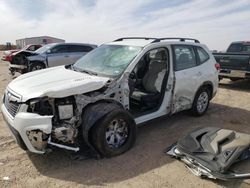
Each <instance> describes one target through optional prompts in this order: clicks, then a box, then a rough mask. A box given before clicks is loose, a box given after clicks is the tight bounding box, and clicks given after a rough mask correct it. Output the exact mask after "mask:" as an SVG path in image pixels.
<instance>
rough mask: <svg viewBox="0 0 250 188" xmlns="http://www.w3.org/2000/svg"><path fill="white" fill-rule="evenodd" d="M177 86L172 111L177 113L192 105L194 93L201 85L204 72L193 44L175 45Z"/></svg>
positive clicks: (174, 57)
mask: <svg viewBox="0 0 250 188" xmlns="http://www.w3.org/2000/svg"><path fill="white" fill-rule="evenodd" d="M172 53H173V62H174V71H175V88H174V96H173V106H172V112H173V113H176V112H179V111H182V110H186V109H190V108H191V107H192V103H193V99H194V95H195V93H196V91H197V89H198V88H199V87H200V85H201V82H202V77H204V72H202V71H201V70H202V69H201V67H200V66H198V65H199V63H198V58H197V55H196V49H195V47H194V46H192V45H173V46H172Z"/></svg>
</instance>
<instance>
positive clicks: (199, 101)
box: [191, 87, 210, 116]
mask: <svg viewBox="0 0 250 188" xmlns="http://www.w3.org/2000/svg"><path fill="white" fill-rule="evenodd" d="M209 102H210V92H209V90H208V89H207V88H205V87H204V88H201V89H200V90H199V91H198V92H197V94H196V96H195V98H194V102H193V106H192V109H191V112H192V114H193V115H194V116H202V115H203V114H205V113H206V111H207V109H208V106H209Z"/></svg>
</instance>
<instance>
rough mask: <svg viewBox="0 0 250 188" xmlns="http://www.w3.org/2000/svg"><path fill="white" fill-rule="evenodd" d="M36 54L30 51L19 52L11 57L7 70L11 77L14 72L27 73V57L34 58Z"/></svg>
mask: <svg viewBox="0 0 250 188" xmlns="http://www.w3.org/2000/svg"><path fill="white" fill-rule="evenodd" d="M36 55H37V54H36V53H34V52H30V51H20V52H17V53H15V54H13V55H12V60H11V61H10V65H9V70H10V72H11V74H12V75H14V74H15V72H19V73H21V74H23V73H26V72H28V66H29V60H28V57H30V56H36Z"/></svg>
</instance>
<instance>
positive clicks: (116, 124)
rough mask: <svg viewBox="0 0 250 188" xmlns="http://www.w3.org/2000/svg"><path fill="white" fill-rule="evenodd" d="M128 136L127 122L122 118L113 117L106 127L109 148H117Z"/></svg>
mask: <svg viewBox="0 0 250 188" xmlns="http://www.w3.org/2000/svg"><path fill="white" fill-rule="evenodd" d="M127 138H128V124H127V122H126V121H125V120H123V119H114V120H113V121H111V123H110V124H109V126H108V127H107V129H106V142H107V144H108V146H109V147H110V148H119V147H120V146H122V145H124V143H125V142H126V141H127Z"/></svg>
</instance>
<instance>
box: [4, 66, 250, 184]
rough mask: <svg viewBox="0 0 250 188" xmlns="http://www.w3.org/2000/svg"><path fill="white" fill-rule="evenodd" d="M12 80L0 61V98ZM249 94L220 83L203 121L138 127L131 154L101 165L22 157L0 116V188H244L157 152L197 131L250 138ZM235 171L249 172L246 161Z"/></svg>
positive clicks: (179, 118)
mask: <svg viewBox="0 0 250 188" xmlns="http://www.w3.org/2000/svg"><path fill="white" fill-rule="evenodd" d="M12 79H13V77H12V76H10V75H9V74H8V65H7V63H5V62H0V95H2V94H3V91H4V89H5V87H6V85H7V84H8V83H9V82H10V81H11V80H12ZM249 91H250V82H249V81H238V82H229V81H226V80H225V81H224V80H223V81H222V83H221V85H220V89H219V91H218V94H217V95H216V97H215V98H214V99H213V101H212V104H211V106H210V108H209V110H208V112H207V114H206V115H204V116H203V117H200V118H194V117H190V116H189V115H188V114H186V113H179V114H177V115H174V116H172V117H170V118H162V119H158V120H155V121H153V122H150V123H147V124H146V125H144V126H142V127H140V128H139V130H138V139H137V142H136V144H135V147H133V149H132V150H130V151H129V152H127V153H125V154H123V155H121V156H118V157H115V158H112V159H102V160H95V159H88V160H73V159H71V157H70V154H69V153H68V152H67V151H64V150H59V149H58V150H56V151H54V152H52V153H50V154H46V155H34V154H30V153H27V152H25V151H23V150H21V149H20V148H19V147H18V146H17V144H16V143H15V142H14V140H13V139H12V137H11V135H10V133H9V131H8V130H7V128H6V126H5V123H4V121H3V118H2V116H1V115H0V187H120V188H123V187H143V188H144V187H152V188H153V187H186V188H189V187H190V188H191V187H192V188H193V187H207V188H214V187H243V188H245V187H250V184H248V183H247V182H242V181H230V182H224V181H218V180H214V181H211V180H206V179H200V178H198V177H195V176H193V175H192V174H191V173H190V172H189V171H188V170H187V169H186V168H185V166H184V165H183V163H181V162H179V161H176V160H174V159H171V158H170V157H168V156H166V155H165V154H164V153H163V150H164V149H165V148H166V147H167V146H169V145H171V144H172V143H174V142H175V141H176V140H177V139H178V138H179V137H181V136H183V135H184V134H186V133H188V132H189V131H191V130H193V129H195V128H197V127H206V126H217V127H223V128H229V129H234V130H236V131H241V132H245V133H250V125H249V122H250V102H249V101H250V93H249ZM240 166H241V167H242V168H243V169H244V170H246V169H250V160H248V161H245V162H243V163H241V164H240ZM6 177H8V178H9V179H8V178H7V179H8V180H6ZM4 178H5V180H4Z"/></svg>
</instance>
